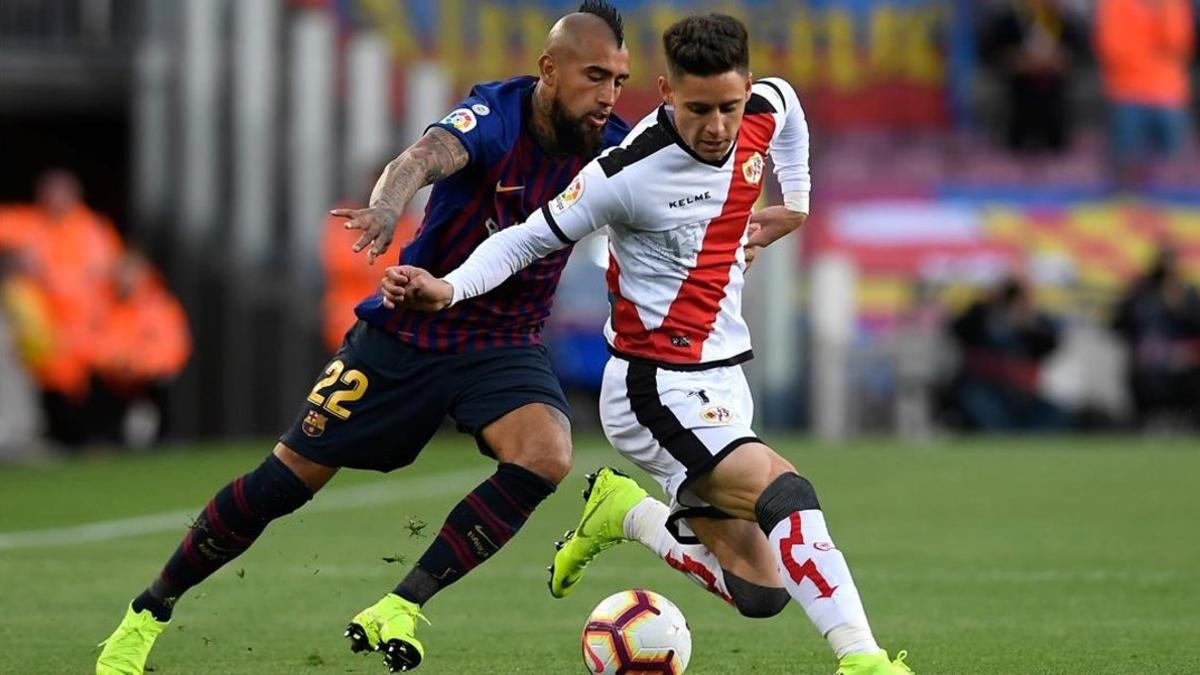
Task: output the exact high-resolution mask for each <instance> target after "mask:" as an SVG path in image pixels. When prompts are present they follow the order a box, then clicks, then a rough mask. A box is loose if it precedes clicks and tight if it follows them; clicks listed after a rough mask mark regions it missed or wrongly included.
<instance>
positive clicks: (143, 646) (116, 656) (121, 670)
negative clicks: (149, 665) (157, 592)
mask: <svg viewBox="0 0 1200 675" xmlns="http://www.w3.org/2000/svg"><path fill="white" fill-rule="evenodd" d="M168 623H170V622H169V621H159V620H158V619H155V618H154V615H153V614H151V613H150V610H147V609H143V610H142V611H140V612H135V611H133V606H132V605H130V607H129V609H127V610H125V618H123V619H121V623H120V625H118V626H117V629H116V630H115V631H113V633H112V635H109V636H108V639H107V640H105V641H104V642H101V643H100V644H99V645H98V646H100V647H103V648H104V649H103V650H102V651H101V652H100V658H98V659H96V675H142V674H143V673H145V672H146V657H148V656H150V649H151V648H152V647H153V646H154V641H155V640H156V639H158V636H159V635H160V634H162V632H163V631H164V630H166V629H167V624H168Z"/></svg>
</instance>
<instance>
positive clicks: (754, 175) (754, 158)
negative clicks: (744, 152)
mask: <svg viewBox="0 0 1200 675" xmlns="http://www.w3.org/2000/svg"><path fill="white" fill-rule="evenodd" d="M765 166H766V162H765V161H764V160H763V156H762V155H760V154H758V153H757V152H756V153H754V154H753V155H750V158H749V159H747V160H746V161H745V162H743V163H742V177H744V178H745V179H746V182H747V183H749V184H751V185H758V184H759V183H760V182H761V181H762V175H763V167H765Z"/></svg>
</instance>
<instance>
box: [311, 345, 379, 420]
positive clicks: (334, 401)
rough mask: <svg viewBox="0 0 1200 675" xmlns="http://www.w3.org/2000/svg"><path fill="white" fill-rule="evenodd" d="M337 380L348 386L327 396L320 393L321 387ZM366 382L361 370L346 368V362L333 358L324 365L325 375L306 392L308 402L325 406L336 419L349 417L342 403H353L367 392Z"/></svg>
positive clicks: (348, 412) (326, 386)
mask: <svg viewBox="0 0 1200 675" xmlns="http://www.w3.org/2000/svg"><path fill="white" fill-rule="evenodd" d="M338 381H341V383H342V384H346V385H349V386H350V388H349V389H338V390H337V391H335V392H333V393H331V394H329V396H328V397H326V396H325V394H323V393H321V391H322V390H323V389H327V388H329V387H330V386H332V385H333V384H334V383H335V382H338ZM368 383H369V381H368V379H367V376H366V375H365V374H364V373H363V372H362V371H361V370H346V364H345V363H342V361H341V359H335V360H334V361H332V362H331V363H330V364H329V365H328V366H326V368H325V377H322V378H321V379H319V380H317V383H316V384H315V385H314V386H313V388H312V391H310V392H309V393H308V402H309V403H311V404H313V405H319V406H321V407H323V408H325V410H327V411H329V414H331V415H333V416H334V417H336V418H338V419H342V420H344V419H349V417H350V411H349V410H347V409H346V408H345V407H344V406H343V405H342V404H343V403H353V402H354V401H357V400H358V399H360V398H362V397H363V394H366V393H367V384H368Z"/></svg>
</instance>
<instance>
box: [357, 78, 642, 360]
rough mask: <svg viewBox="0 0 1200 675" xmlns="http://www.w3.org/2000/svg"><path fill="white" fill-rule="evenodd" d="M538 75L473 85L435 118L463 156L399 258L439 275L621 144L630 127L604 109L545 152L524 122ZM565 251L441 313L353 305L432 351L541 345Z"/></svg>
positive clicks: (373, 303)
mask: <svg viewBox="0 0 1200 675" xmlns="http://www.w3.org/2000/svg"><path fill="white" fill-rule="evenodd" d="M537 82H538V78H535V77H515V78H513V79H510V80H506V81H504V82H492V83H488V84H481V85H478V86H476V87H475V88H474V89H473V90H472V91H471V95H470V96H468V97H467V98H466V99H465V100H464V101H462V102H461V103H460V104H459V105H457V106H456V107H455V108H454V110H453V111H452V112H450V114H448V115H447V116H446V118H445V119H443V120H442V121H440V122H438V123H437V124H436V125H433V126H435V127H437V128H441V129H445V130H446V131H448V132H450V133H451V134H453V135H454V136H455V137H456V138H457V139H458V140H459V141H460V142H461V143H462V144H463V147H465V148H466V149H467V152H468V154H469V155H470V160H469V162H468V164H467V167H466V168H465V169H462V170H460V171H459V172H458V173H456V174H454V175H452V176H450V177H448V178H446V179H445V180H442V181H440V182H438V183H437V184H436V185H435V186H434V188H433V194H432V195H431V197H430V200H429V207H428V209H427V210H426V212H425V220H424V222H423V223H422V224H421V228H420V230H419V231H418V233H417V236H416V238H415V239H414V240H413V241H412V243H410V244H408V245H407V246H405V248H404V253H403V255H402V256H401V258H400V262H401V263H402V264H405V265H414V266H416V267H421V268H424V269H427V270H429V271H430V272H432V273H433V274H435V275H438V276H441V275H443V274H445V273H446V272H449V271H450V270H452V269H454V268H455V267H457V266H458V265H459V264H461V263H462V262H463V261H464V260H466V259H467V256H468V255H470V253H471V251H473V250H475V247H476V246H478V245H479V244H480V243H481V242H483V240H484V239H487V237H488V236H490V235H492V234H495V233H496V232H498V231H499V230H502V229H504V228H506V227H508V226H510V225H515V224H517V223H521V222H523V221H525V219H526V218H528V217H529V215H530V214H531V213H533V212H534V211H536V210H537V209H539V208H541V206H542V205H543V204H545V203H547V202H549V201H550V200H551V199H552V198H554V197H555V196H556V195H557V194H559V193H560V192H562V191H563V189H565V188H566V187H567V185H568V184H569V183H570V182H571V179H572V178H574V176H575V174H576V173H578V172H579V170H580V169H582V168H583V165H584V164H585V163H586V162H587V160H589V159H591V158H592V157H594V156H595V155H596V154H597V153H598V151H599V150H603V149H605V148H608V147H610V146H614V145H618V144H620V142H621V140H622V139H624V137H625V135H626V133H628V131H629V128H628V127H627V126H626V125H625V123H624V122H622V121H621V120H620V119H618V118H616V117H615V116H610V117H609V118H608V119H607V123H606V124H604V126H603V127H601V131H602V134H601V135H599V136H597V137H596V138H595V139H588V140H589V143H590V144H584V145H583V146H582V147H577V148H573V149H574V150H576V152H573V153H571V154H561V153H558V154H550V153H548V152H546V150H544V149H543V148H542V147H541V146H540V145H539V143H538V141H537V140H536V138H535V137H534V134H533V132H532V130H531V129H530V128H529V127H528V125H527V123H526V122H527V121H528V120H529V119H530V118H531V103H532V94H533V90H534V87H535V86H536V85H537ZM597 121H599V120H597ZM566 124H568V125H569V122H567V123H566ZM596 141H598V144H597V143H596ZM569 255H570V250H569V249H564V250H562V251H558V252H556V253H555V254H553V255H550V256H547V257H546V258H542V259H540V260H538V261H537V262H536V263H534V264H533V265H530V266H529V267H528V268H526V269H525V270H523V271H522V272H521V273H520V274H517V275H515V276H513V278H511V279H509V280H508V282H507V283H505V284H503V285H501V286H500V287H499V288H496V289H495V290H493V291H492V292H490V293H487V294H485V295H483V296H480V297H478V298H474V299H472V300H471V301H469V302H464V303H461V304H458V305H455V306H454V307H453V308H452V309H451V310H449V311H446V312H442V313H438V314H430V313H428V312H416V311H412V310H406V309H403V308H397V309H388V308H387V307H385V306H384V305H383V302H382V299H381V298H380V297H379V296H378V295H376V296H373V297H371V298H368V299H367V300H365V301H363V303H362V304H360V305H359V306H358V309H357V313H358V316H359V318H360V319H362V320H363V321H366V322H367V323H369V324H371V325H372V326H375V327H377V328H380V329H382V330H384V331H386V332H388V333H391V334H393V335H395V336H396V337H397V338H398V339H400V340H401V341H403V342H405V343H408V344H411V345H413V346H416V347H420V348H422V349H431V350H435V351H439V352H446V351H450V352H467V351H475V350H479V349H488V348H491V347H512V346H517V345H534V344H540V343H541V331H542V325H543V324H544V323H545V321H546V318H547V317H548V316H549V315H550V307H551V305H552V304H553V303H554V291H555V288H556V286H557V284H558V277H559V275H560V274H561V273H562V270H563V267H564V266H565V265H566V263H567V257H568V256H569Z"/></svg>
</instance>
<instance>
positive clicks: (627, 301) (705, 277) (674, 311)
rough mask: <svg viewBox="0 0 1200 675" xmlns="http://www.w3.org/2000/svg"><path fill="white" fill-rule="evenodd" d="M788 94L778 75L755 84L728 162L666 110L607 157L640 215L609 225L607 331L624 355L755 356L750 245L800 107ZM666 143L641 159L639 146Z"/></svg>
mask: <svg viewBox="0 0 1200 675" xmlns="http://www.w3.org/2000/svg"><path fill="white" fill-rule="evenodd" d="M784 90H786V91H787V92H788V93H790V92H791V88H790V87H787V85H786V83H778V81H764V82H759V83H757V84H755V85H754V87H753V88H752V96H751V99H750V101H749V102H748V104H747V109H746V115H745V118H744V120H743V122H742V127H741V130H740V132H739V134H738V137H737V140H736V143H735V144H734V146H733V147H732V148H731V149H730V152H729V154H728V155H727V156H726V157H725V159H724V160H723V161H719V162H709V161H705V160H703V159H701V158H699V157H698V156H696V155H695V154H694V153H693V152H692V151H691V150H690V148H688V147H687V146H686V145H685V144H684V143H683V142H682V141H681V140H680V139H679V138H678V136H677V134H676V132H675V127H674V124H673V122H672V120H671V119H670V114H671V113H670V111H669V110H668V109H667V108H665V107H663V108H660V109H659V110H658V111H656V112H655V113H654V114H653V115H652V116H650V117H648V118H647V119H646V120H643V122H642V123H641V124H639V125H638V127H637V128H635V129H634V131H633V132H632V133H631V138H629V139H627V140H626V141H625V143H624V144H623V149H618V150H614V151H613V152H611V153H609V155H608V156H607V157H605V158H602V159H601V160H599V162H598V163H599V165H600V167H601V168H606V167H607V171H608V173H613V174H614V175H613V177H616V175H619V173H627V174H628V175H627V176H625V177H624V181H623V182H625V183H626V184H628V185H630V186H631V187H632V188H633V189H634V190H635V192H634V194H633V205H634V209H633V213H631V214H630V215H631V216H632V218H631V219H630V220H629V221H628V222H611V223H610V229H609V250H610V253H611V256H610V262H609V271H608V290H609V294H610V296H611V299H612V314H611V317H610V320H609V323H608V325H607V326H606V327H605V336H606V337H607V339H608V342H609V345H610V346H611V347H612V349H613V351H615V352H616V353H618V354H619V355H623V356H627V357H635V358H641V359H646V360H651V361H656V362H660V363H664V364H672V365H704V364H715V363H731V362H737V361H741V360H745V359H746V358H748V357H749V355H750V333H749V330H748V328H747V326H746V322H745V320H744V319H743V318H742V312H741V304H742V288H743V285H744V278H743V271H744V269H745V255H744V248H743V247H744V245H745V243H746V226H747V223H748V220H749V218H750V213H751V211H752V210H753V207H754V204H755V202H757V201H758V198H759V195H760V193H761V192H762V188H763V178H764V176H765V173H766V172H765V166H766V164H765V158H766V156H767V155H768V154H769V153H770V151H771V149H772V144H773V143H774V142H775V141H776V139H777V138H778V136H779V134H780V132H782V130H783V129H784V127H785V125H786V124H787V113H788V110H787V108H788V107H789V106H788V105H787V104H788V103H791V104H792V105H791V106H790V107H792V108H793V109H794V110H795V111H796V112H799V103H798V102H797V101H795V100H793V101H790V102H789V101H787V98H788V97H787V96H785V95H784V93H783V91H784ZM792 98H793V99H794V94H793V95H792ZM801 119H803V118H802V117H801ZM658 145H661V147H660V148H658V149H657V150H655V151H653V152H650V153H649V154H647V155H646V156H645V157H641V156H639V155H640V154H642V153H639V152H638V150H639V149H642V150H643V151H644V150H648V149H649V148H651V147H653V146H658ZM806 145H807V144H806ZM805 150H807V147H805ZM614 170H615V171H614ZM804 189H805V190H807V185H805V187H804Z"/></svg>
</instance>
